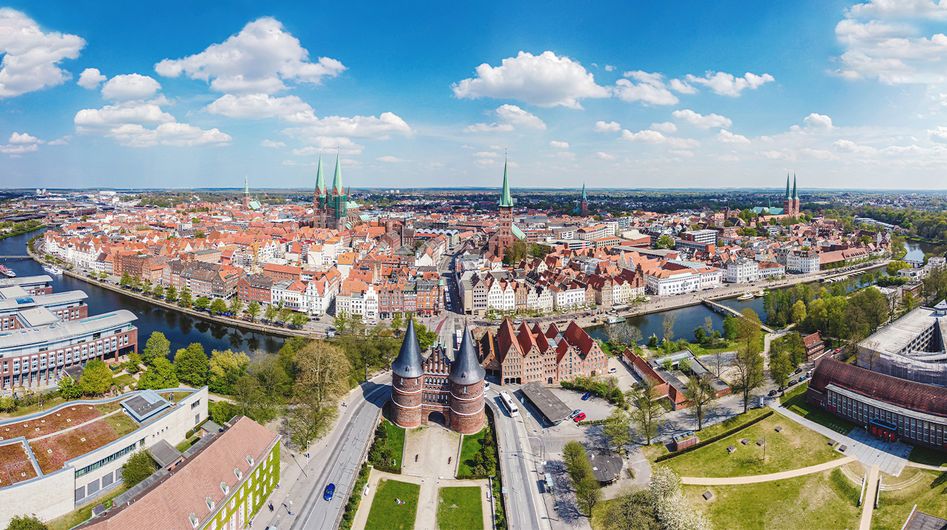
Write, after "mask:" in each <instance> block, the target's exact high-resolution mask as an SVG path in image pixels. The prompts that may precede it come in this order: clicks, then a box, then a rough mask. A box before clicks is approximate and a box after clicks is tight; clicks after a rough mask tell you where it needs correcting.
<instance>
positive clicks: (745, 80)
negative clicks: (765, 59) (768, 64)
mask: <svg viewBox="0 0 947 530" xmlns="http://www.w3.org/2000/svg"><path fill="white" fill-rule="evenodd" d="M685 79H686V80H687V83H692V84H697V85H702V86H705V87H707V88H709V89H710V90H711V91H713V92H714V93H715V94H719V95H721V96H730V97H737V96H739V95H740V94H741V93H743V91H744V90H747V89H749V90H756V89H757V88H759V87H761V86H763V85H765V84H766V83H772V82H773V81H775V80H776V79H775V78H774V77H773V76H771V75H770V74H754V73H752V72H747V73H745V74H743V75H742V76H739V77H738V76H734V75H733V74H728V73H727V72H707V73H705V74H704V75H702V76H696V75H693V74H688V75H687V76H686V77H685Z"/></svg>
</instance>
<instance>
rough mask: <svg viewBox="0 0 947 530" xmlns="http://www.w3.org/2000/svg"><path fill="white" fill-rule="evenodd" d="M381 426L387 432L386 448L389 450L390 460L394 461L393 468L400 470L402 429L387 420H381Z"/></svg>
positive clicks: (402, 454) (402, 450)
mask: <svg viewBox="0 0 947 530" xmlns="http://www.w3.org/2000/svg"><path fill="white" fill-rule="evenodd" d="M382 425H384V426H385V430H386V431H388V448H389V449H391V455H392V458H394V459H395V467H397V468H398V469H401V461H402V458H403V457H404V429H402V428H401V427H398V426H397V425H395V424H394V423H391V422H390V421H388V420H382Z"/></svg>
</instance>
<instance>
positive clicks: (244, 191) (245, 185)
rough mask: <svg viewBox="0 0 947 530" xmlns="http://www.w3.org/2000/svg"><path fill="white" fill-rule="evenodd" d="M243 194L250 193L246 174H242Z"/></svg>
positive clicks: (248, 179) (245, 195)
mask: <svg viewBox="0 0 947 530" xmlns="http://www.w3.org/2000/svg"><path fill="white" fill-rule="evenodd" d="M243 195H244V197H247V196H249V195H250V178H249V177H247V176H246V175H244V176H243Z"/></svg>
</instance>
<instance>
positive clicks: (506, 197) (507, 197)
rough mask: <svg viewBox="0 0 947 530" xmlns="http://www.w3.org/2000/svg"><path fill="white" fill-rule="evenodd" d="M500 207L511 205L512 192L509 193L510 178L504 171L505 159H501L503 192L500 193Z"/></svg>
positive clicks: (510, 206) (509, 206)
mask: <svg viewBox="0 0 947 530" xmlns="http://www.w3.org/2000/svg"><path fill="white" fill-rule="evenodd" d="M500 207H501V208H512V207H513V194H511V193H510V178H509V176H508V175H507V171H506V159H504V160H503V192H502V193H501V194H500Z"/></svg>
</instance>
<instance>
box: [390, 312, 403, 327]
mask: <svg viewBox="0 0 947 530" xmlns="http://www.w3.org/2000/svg"><path fill="white" fill-rule="evenodd" d="M403 327H404V315H403V314H402V313H401V312H400V311H397V312H395V313H394V314H393V315H391V329H393V330H395V331H401V328H403Z"/></svg>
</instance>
